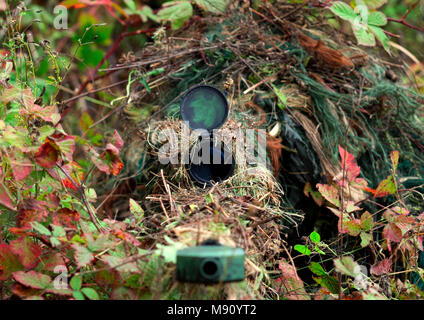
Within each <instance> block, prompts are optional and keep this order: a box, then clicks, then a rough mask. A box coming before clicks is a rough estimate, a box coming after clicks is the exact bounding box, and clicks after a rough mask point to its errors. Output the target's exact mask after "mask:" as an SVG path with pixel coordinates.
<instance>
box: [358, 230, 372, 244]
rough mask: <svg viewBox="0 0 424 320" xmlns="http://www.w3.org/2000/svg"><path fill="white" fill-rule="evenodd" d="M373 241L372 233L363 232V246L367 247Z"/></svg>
mask: <svg viewBox="0 0 424 320" xmlns="http://www.w3.org/2000/svg"><path fill="white" fill-rule="evenodd" d="M371 241H372V234H371V233H367V232H361V247H362V248H365V247H366V246H368V245H369V244H370V242H371Z"/></svg>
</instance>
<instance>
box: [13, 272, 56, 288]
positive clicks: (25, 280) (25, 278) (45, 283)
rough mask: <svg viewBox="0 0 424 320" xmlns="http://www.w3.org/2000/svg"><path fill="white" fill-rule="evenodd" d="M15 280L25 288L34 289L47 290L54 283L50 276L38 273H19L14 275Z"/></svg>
mask: <svg viewBox="0 0 424 320" xmlns="http://www.w3.org/2000/svg"><path fill="white" fill-rule="evenodd" d="M13 278H15V280H16V281H18V282H19V283H21V284H23V285H24V286H27V287H30V288H34V289H47V288H48V287H49V284H50V282H51V281H52V280H51V278H50V277H49V276H48V275H46V274H42V273H39V272H36V271H28V272H25V271H17V272H14V273H13Z"/></svg>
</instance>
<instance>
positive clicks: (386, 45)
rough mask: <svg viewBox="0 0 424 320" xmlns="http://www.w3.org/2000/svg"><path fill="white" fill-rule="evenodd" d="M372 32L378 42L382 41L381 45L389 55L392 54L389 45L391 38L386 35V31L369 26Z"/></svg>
mask: <svg viewBox="0 0 424 320" xmlns="http://www.w3.org/2000/svg"><path fill="white" fill-rule="evenodd" d="M369 27H370V30H371V31H372V32H373V33H374V35H375V36H376V37H377V39H378V41H380V43H381V45H382V46H383V48H384V50H386V52H387V53H390V45H389V42H390V40H389V38H388V37H387V35H386V34H385V33H384V30H383V29H381V28H380V27H374V26H369Z"/></svg>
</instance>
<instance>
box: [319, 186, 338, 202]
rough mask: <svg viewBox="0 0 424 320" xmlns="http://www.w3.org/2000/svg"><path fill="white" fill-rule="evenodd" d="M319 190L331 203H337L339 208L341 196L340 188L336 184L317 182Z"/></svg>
mask: <svg viewBox="0 0 424 320" xmlns="http://www.w3.org/2000/svg"><path fill="white" fill-rule="evenodd" d="M317 188H318V191H319V192H320V193H321V194H322V196H323V197H324V198H325V199H326V200H327V201H328V202H330V203H331V204H333V205H335V206H336V207H337V208H339V207H340V198H339V190H337V188H335V187H334V186H331V185H328V184H321V183H318V184H317Z"/></svg>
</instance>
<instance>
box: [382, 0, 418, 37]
mask: <svg viewBox="0 0 424 320" xmlns="http://www.w3.org/2000/svg"><path fill="white" fill-rule="evenodd" d="M420 1H421V0H418V1H416V2H415V3H414V4H413V5H412V6H411V7H410V8H409V9H408V11H406V13H405V14H404V15H403V16H402V18H400V19H395V18H390V17H387V21H392V22H397V23H400V24H403V25H404V26H406V27H408V28H411V29H414V30H417V31H420V32H424V28H421V27H417V26H414V25H412V24H410V23H409V22H408V21H406V18H407V17H408V15H409V14H410V13H411V11H412V10H414V9H415V8H416V7H417V5H418V4H419V3H420Z"/></svg>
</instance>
